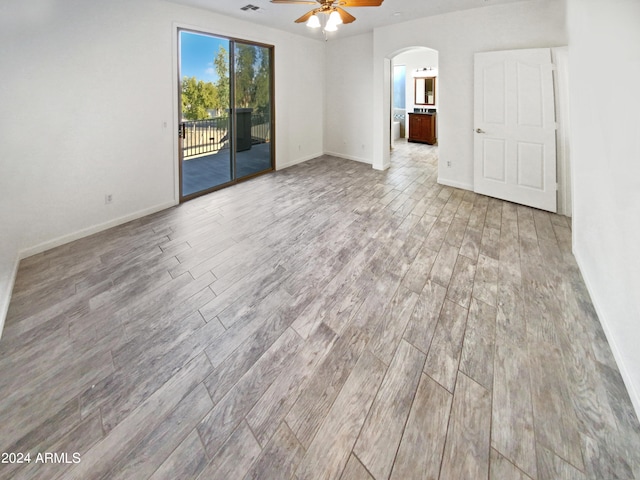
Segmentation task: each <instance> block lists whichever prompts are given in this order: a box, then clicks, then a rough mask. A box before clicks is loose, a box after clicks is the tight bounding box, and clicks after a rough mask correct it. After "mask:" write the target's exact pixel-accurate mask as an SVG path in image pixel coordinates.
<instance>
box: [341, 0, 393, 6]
mask: <svg viewBox="0 0 640 480" xmlns="http://www.w3.org/2000/svg"><path fill="white" fill-rule="evenodd" d="M383 1H384V0H341V1H339V2H338V4H339V5H340V6H341V7H379V6H380V5H382V2H383Z"/></svg>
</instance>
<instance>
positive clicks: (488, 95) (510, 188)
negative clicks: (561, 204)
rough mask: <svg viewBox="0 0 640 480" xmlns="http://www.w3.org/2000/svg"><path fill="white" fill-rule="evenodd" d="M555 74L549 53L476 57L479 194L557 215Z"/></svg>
mask: <svg viewBox="0 0 640 480" xmlns="http://www.w3.org/2000/svg"><path fill="white" fill-rule="evenodd" d="M552 70H553V65H552V62H551V50H550V49H548V48H539V49H527V50H508V51H501V52H485V53H476V54H475V84H474V94H475V98H474V129H475V133H474V136H475V141H474V191H475V192H477V193H482V194H484V195H489V196H492V197H496V198H501V199H503V200H509V201H512V202H515V203H520V204H522V205H528V206H531V207H535V208H540V209H542V210H548V211H551V212H555V211H556V122H555V108H554V95H553V71H552Z"/></svg>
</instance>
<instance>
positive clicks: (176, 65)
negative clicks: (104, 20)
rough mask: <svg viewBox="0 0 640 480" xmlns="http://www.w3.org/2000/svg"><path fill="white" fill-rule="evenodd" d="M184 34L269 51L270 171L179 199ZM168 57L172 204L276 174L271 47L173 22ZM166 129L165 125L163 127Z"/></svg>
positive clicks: (232, 100) (231, 57) (231, 59)
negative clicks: (169, 56)
mask: <svg viewBox="0 0 640 480" xmlns="http://www.w3.org/2000/svg"><path fill="white" fill-rule="evenodd" d="M181 31H186V32H191V33H197V34H201V35H208V36H212V37H217V38H222V39H225V40H228V41H229V42H232V45H234V43H233V42H241V43H244V44H249V45H255V46H257V47H262V48H266V49H268V50H269V76H270V84H269V95H270V97H271V102H270V103H271V104H270V109H269V110H270V112H269V115H270V126H269V128H270V134H269V143H270V144H271V148H270V156H271V168H270V169H268V170H264V171H261V172H257V173H254V174H251V175H247V176H245V177H242V178H241V179H237V178H233V179H232V180H231V181H230V182H227V183H224V184H221V185H217V186H215V187H211V188H208V189H206V190H202V191H200V192H196V193H193V194H191V195H187V196H186V197H184V198H183V197H182V159H181V157H180V155H181V152H180V149H181V140H180V139H179V135H178V132H179V129H180V123H181V118H182V101H181V100H182V98H181V95H182V90H181V78H180V40H179V39H180V32H181ZM232 50H233V49H232V48H229V77H230V79H229V80H230V81H229V91H230V92H229V95H230V97H231V98H230V99H229V103H230V105H231V103H234V105H233V107H231V106H230V109H232V110H235V93H234V88H235V86H234V85H233V83H234V82H232V81H231V77H232V72H233V70H234V68H235V65H232V63H234V52H233V51H232ZM172 57H173V82H174V85H173V92H174V94H173V120H172V122H171V124H172V125H173V130H172V132H173V133H172V138H173V164H174V201H175V203H176V204H179V203H183V202H186V201H188V200H192V199H194V198H197V197H200V196H202V195H207V194H209V193H211V192H215V191H216V190H220V189H222V188H226V187H229V186H232V185H235V184H237V183H241V182H244V181H246V180H251V179H252V178H255V177H258V176H260V175H264V174H267V173H272V172H274V171H275V170H276V111H275V103H276V102H275V83H276V82H275V46H274V45H271V44H268V43H264V42H260V41H255V40H249V39H245V38H239V37H235V36H232V35H228V34H219V33H215V32H212V31H210V30H208V29H205V28H202V27H199V26H193V25H185V24H181V23H177V22H173V25H172ZM163 125H164V126H165V127H166V122H164V123H163ZM231 131H232V132H234V133H233V135H235V132H236V115H235V113H233V114H232V115H231ZM231 149H232V152H231V156H232V158H231V161H232V163H233V173H234V177H235V167H236V165H235V162H236V145H235V142H234V141H233V142H232V147H231Z"/></svg>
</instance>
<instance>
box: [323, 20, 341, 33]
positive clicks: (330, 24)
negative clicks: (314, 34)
mask: <svg viewBox="0 0 640 480" xmlns="http://www.w3.org/2000/svg"><path fill="white" fill-rule="evenodd" d="M336 30H338V26H337V25H336V24H335V23H334V22H332V21H331V19H329V21H328V22H327V25H326V26H325V27H324V31H325V32H335V31H336Z"/></svg>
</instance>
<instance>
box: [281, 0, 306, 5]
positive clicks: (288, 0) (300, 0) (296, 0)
mask: <svg viewBox="0 0 640 480" xmlns="http://www.w3.org/2000/svg"><path fill="white" fill-rule="evenodd" d="M271 3H301V4H303V5H315V4H316V2H312V1H305V0H271Z"/></svg>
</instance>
